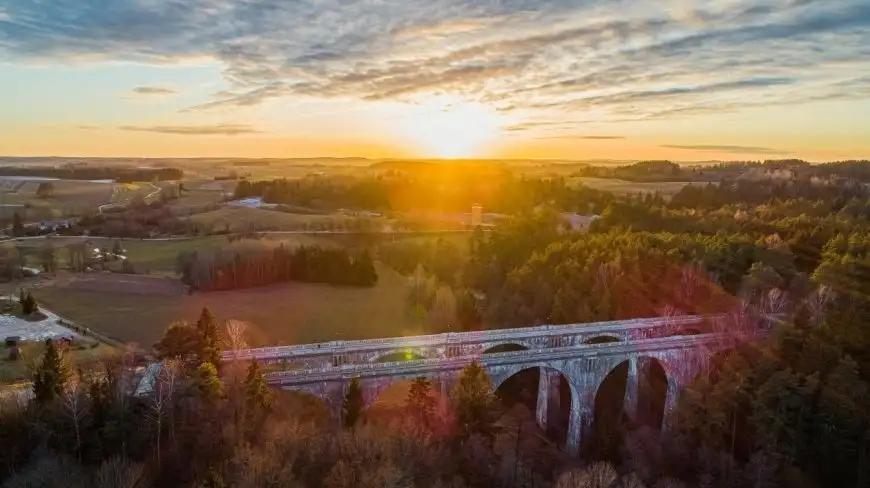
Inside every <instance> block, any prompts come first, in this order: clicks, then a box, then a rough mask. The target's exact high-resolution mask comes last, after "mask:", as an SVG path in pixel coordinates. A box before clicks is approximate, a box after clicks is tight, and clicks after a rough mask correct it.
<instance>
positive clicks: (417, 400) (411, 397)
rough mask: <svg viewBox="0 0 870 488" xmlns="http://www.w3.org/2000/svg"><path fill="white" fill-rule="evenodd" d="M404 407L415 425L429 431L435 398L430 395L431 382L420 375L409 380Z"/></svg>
mask: <svg viewBox="0 0 870 488" xmlns="http://www.w3.org/2000/svg"><path fill="white" fill-rule="evenodd" d="M405 408H406V410H407V411H408V414H409V416H410V417H411V418H413V419H414V420H415V421H416V423H417V425H418V426H420V427H421V428H423V429H426V430H429V431H431V429H432V425H433V423H434V420H435V398H434V397H433V396H432V383H430V382H429V380H427V379H426V378H425V377H423V376H420V377H419V378H416V379H414V381H412V382H411V388H410V389H409V391H408V398H407V399H406V400H405Z"/></svg>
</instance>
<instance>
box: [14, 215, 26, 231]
mask: <svg viewBox="0 0 870 488" xmlns="http://www.w3.org/2000/svg"><path fill="white" fill-rule="evenodd" d="M23 233H24V224H23V223H22V222H21V216H20V215H18V212H15V213H14V214H12V235H14V236H20V235H21V234H23Z"/></svg>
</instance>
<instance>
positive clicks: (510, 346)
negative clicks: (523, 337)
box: [482, 342, 531, 354]
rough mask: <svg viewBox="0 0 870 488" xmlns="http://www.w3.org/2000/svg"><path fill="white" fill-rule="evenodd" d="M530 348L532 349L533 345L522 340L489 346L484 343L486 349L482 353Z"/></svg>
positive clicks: (526, 349)
mask: <svg viewBox="0 0 870 488" xmlns="http://www.w3.org/2000/svg"><path fill="white" fill-rule="evenodd" d="M529 349H531V347H530V346H529V345H528V344H523V343H521V342H502V343H499V344H493V345H491V346H489V347H487V344H484V350H483V353H482V354H496V353H500V352H516V351H528V350H529Z"/></svg>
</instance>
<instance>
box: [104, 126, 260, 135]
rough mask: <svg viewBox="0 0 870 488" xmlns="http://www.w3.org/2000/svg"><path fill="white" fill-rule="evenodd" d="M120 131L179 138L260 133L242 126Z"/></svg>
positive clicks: (136, 127)
mask: <svg viewBox="0 0 870 488" xmlns="http://www.w3.org/2000/svg"><path fill="white" fill-rule="evenodd" d="M118 129H120V130H124V131H131V132H155V133H158V134H171V135H179V136H238V135H242V134H258V133H260V132H261V131H259V130H257V129H255V128H253V127H251V126H249V125H243V124H216V125H147V126H142V125H122V126H120V127H118Z"/></svg>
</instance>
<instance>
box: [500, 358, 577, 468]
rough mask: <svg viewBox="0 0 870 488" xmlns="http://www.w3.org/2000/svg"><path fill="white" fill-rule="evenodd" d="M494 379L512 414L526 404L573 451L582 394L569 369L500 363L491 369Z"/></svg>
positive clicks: (539, 422) (546, 429) (549, 432)
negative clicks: (505, 365) (499, 365)
mask: <svg viewBox="0 0 870 488" xmlns="http://www.w3.org/2000/svg"><path fill="white" fill-rule="evenodd" d="M490 380H491V383H492V389H493V392H495V394H496V396H498V397H499V399H500V400H501V401H502V404H503V405H504V406H505V407H506V408H507V409H508V413H509V415H510V414H513V415H514V416H516V414H517V413H518V412H517V408H516V405H518V404H522V405H525V407H526V411H527V412H529V413H530V414H531V415H532V416H533V417H534V422H535V423H536V424H537V426H538V427H539V428H540V429H541V430H543V431H544V432H545V433H546V434H547V436H548V437H549V438H550V439H551V440H553V441H555V442H556V443H557V444H560V445H566V446H568V450H569V451H571V450H572V449H573V447H572V446H576V442H575V441H576V440H577V439H579V422H580V419H579V414H580V403H581V398H580V394H579V392H578V388H577V386H576V385H575V384H574V382H573V381H572V380H571V376H570V373H569V371H568V370H567V369H566V368H564V367H562V365H561V364H550V363H526V364H519V365H511V366H508V367H498V369H497V370H495V371H490ZM508 420H512V421H517V420H519V419H516V418H510V419H508ZM526 420H529V419H526ZM574 452H576V450H575V451H574Z"/></svg>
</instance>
